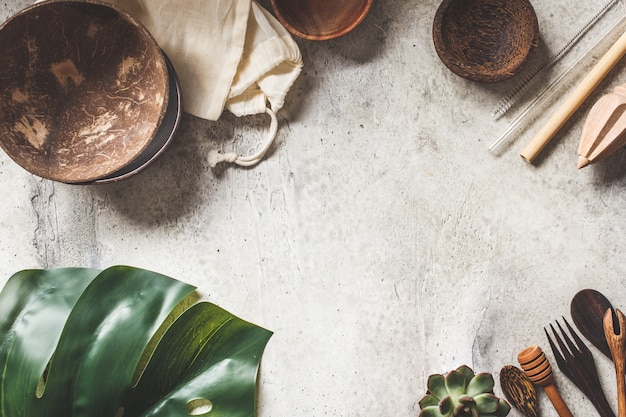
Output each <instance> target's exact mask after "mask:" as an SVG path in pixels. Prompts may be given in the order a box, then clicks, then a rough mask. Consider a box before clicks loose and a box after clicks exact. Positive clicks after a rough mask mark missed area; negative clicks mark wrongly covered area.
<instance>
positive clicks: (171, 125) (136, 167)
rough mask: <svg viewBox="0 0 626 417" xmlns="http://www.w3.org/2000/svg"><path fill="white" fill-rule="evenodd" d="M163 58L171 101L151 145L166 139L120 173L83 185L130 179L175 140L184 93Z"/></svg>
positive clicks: (172, 70) (174, 72)
mask: <svg viewBox="0 0 626 417" xmlns="http://www.w3.org/2000/svg"><path fill="white" fill-rule="evenodd" d="M163 56H164V58H165V62H166V64H167V69H168V75H169V77H168V78H169V101H168V105H167V110H166V112H165V116H164V117H163V121H162V123H161V124H160V125H159V128H158V130H157V132H156V133H155V135H154V137H153V140H152V141H151V142H150V144H149V145H151V144H154V140H155V139H159V138H164V140H163V139H161V140H160V141H158V142H159V143H158V144H157V145H158V147H156V148H155V149H151V148H150V146H148V147H147V148H146V149H145V150H144V152H142V153H141V154H139V155H138V156H137V157H136V158H135V159H133V160H132V161H130V162H129V163H128V164H127V165H125V166H124V167H122V168H120V169H119V170H118V171H115V172H113V173H112V174H110V175H107V176H105V177H102V178H98V179H96V180H93V181H90V182H86V183H81V184H108V183H112V182H118V181H121V180H124V179H127V178H130V177H132V176H134V175H135V174H138V173H139V172H141V171H143V170H144V169H146V168H147V167H148V166H150V165H152V163H153V162H154V161H155V160H156V159H157V158H158V157H159V156H161V154H163V152H165V150H166V149H167V148H168V147H169V146H170V144H171V143H172V141H173V140H174V137H175V136H176V132H177V131H178V128H179V127H180V123H181V119H182V115H183V103H182V92H181V87H180V81H179V79H178V76H177V75H176V70H175V69H174V66H173V65H172V62H171V61H170V59H169V58H168V56H167V55H166V54H165V52H163Z"/></svg>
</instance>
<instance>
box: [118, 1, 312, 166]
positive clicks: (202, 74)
mask: <svg viewBox="0 0 626 417" xmlns="http://www.w3.org/2000/svg"><path fill="white" fill-rule="evenodd" d="M108 1H109V2H110V3H112V4H114V5H116V6H118V7H119V8H121V9H122V10H125V11H126V12H128V13H129V14H130V15H132V16H133V17H135V18H136V19H138V20H139V21H140V22H142V23H143V24H144V25H145V26H146V28H147V29H148V30H149V31H150V33H151V34H152V35H153V36H154V38H155V40H156V41H157V43H158V44H159V46H160V47H161V48H162V49H163V51H164V52H165V54H166V55H167V56H168V57H169V59H170V60H171V61H172V64H173V66H174V68H175V70H176V73H177V75H178V78H179V81H180V84H181V90H182V96H183V106H184V110H185V111H186V112H187V113H190V114H192V115H194V116H197V117H200V118H204V119H208V120H217V119H219V117H220V115H221V114H222V113H223V111H224V109H225V108H226V109H228V110H229V111H230V112H231V113H233V114H234V115H236V116H245V115H252V114H261V113H267V114H270V112H271V114H270V115H271V117H272V119H271V121H272V124H271V126H270V129H269V134H268V138H267V139H266V141H265V144H263V145H262V146H261V150H260V151H258V152H257V154H256V155H254V156H256V158H254V157H241V158H234V157H233V154H232V153H230V154H228V155H227V156H226V157H221V156H220V155H221V154H218V155H215V154H212V155H211V156H210V160H211V163H212V164H216V163H219V162H225V161H227V162H234V163H239V160H241V162H244V161H245V164H243V163H242V164H240V165H246V166H249V165H252V164H254V163H256V162H258V161H260V160H261V158H262V157H263V155H264V154H265V152H266V151H267V149H269V146H268V143H269V145H271V143H272V141H273V140H274V137H275V135H276V131H277V129H276V126H275V121H276V117H275V113H276V112H278V111H279V110H280V109H281V108H282V106H283V104H284V102H285V96H286V95H287V92H288V91H289V89H290V88H291V86H292V85H293V83H294V81H295V80H296V78H297V77H298V75H299V74H300V71H301V69H302V56H301V54H300V50H299V49H298V46H297V44H296V43H295V41H294V40H293V38H292V37H291V35H290V34H289V33H288V32H287V30H286V29H285V28H284V27H283V26H282V25H281V24H280V23H279V22H278V21H277V20H276V19H275V18H274V17H273V16H272V15H271V14H270V13H269V12H268V11H267V10H265V9H264V8H263V7H261V6H260V5H259V4H257V3H256V2H254V1H252V0H176V1H172V0H108ZM267 109H269V110H270V112H268V111H267ZM276 123H277V122H276ZM260 153H261V155H260V158H259V157H258V156H259V154H260ZM250 161H254V162H252V163H251V162H250Z"/></svg>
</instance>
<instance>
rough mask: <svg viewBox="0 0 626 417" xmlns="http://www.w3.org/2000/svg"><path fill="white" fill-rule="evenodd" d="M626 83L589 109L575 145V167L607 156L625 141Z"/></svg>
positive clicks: (581, 166) (625, 142)
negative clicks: (576, 164)
mask: <svg viewBox="0 0 626 417" xmlns="http://www.w3.org/2000/svg"><path fill="white" fill-rule="evenodd" d="M625 111H626V85H620V86H617V87H615V89H614V90H613V92H612V93H609V94H606V95H604V96H602V97H601V98H600V99H599V100H598V101H597V102H596V103H595V104H594V105H593V107H592V108H591V110H590V111H589V115H588V116H587V119H586V121H585V125H584V126H583V131H582V134H581V135H580V144H579V145H578V169H580V168H583V167H585V166H587V165H589V164H591V163H594V162H598V161H599V160H601V159H603V158H606V157H607V156H609V155H610V154H612V153H613V152H615V151H616V150H618V149H619V148H621V147H622V146H623V145H624V144H626V135H624V134H623V133H624V130H626V114H625Z"/></svg>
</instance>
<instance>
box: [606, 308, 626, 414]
mask: <svg viewBox="0 0 626 417" xmlns="http://www.w3.org/2000/svg"><path fill="white" fill-rule="evenodd" d="M604 334H605V335H606V341H607V342H608V343H609V347H610V348H611V354H612V355H613V362H615V377H616V379H617V416H618V417H626V381H625V380H624V367H625V366H626V363H625V361H626V356H625V355H626V318H625V317H624V314H623V313H622V312H621V311H620V310H613V309H609V310H607V311H606V313H604Z"/></svg>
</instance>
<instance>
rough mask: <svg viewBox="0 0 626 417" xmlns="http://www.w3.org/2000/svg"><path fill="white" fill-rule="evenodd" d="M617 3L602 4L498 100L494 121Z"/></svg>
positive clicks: (613, 1)
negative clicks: (552, 52)
mask: <svg viewBox="0 0 626 417" xmlns="http://www.w3.org/2000/svg"><path fill="white" fill-rule="evenodd" d="M617 1H618V0H609V1H607V2H606V3H605V4H603V5H602V7H601V8H600V10H598V11H597V12H596V13H595V14H594V15H593V16H592V17H591V18H590V19H589V20H587V22H585V24H584V25H583V26H582V27H581V28H580V29H579V30H578V31H577V32H576V33H575V34H574V35H573V36H572V37H571V38H569V40H568V41H567V42H565V45H563V46H562V47H561V48H560V49H559V50H558V52H557V53H555V54H553V55H552V56H551V57H550V58H548V60H547V61H546V62H544V63H543V64H541V65H538V66H537V67H536V68H535V69H533V70H532V71H531V72H530V73H528V74H526V75H525V76H524V78H523V79H522V81H520V82H519V83H518V84H517V86H516V87H515V88H514V89H513V90H511V91H510V92H509V93H507V94H506V96H504V98H503V99H502V100H500V105H499V107H498V108H497V109H496V111H494V112H493V114H492V116H493V117H494V118H495V119H498V118H500V117H501V116H502V115H504V114H505V113H506V112H507V111H508V110H509V109H510V108H511V107H513V105H514V104H515V103H516V102H517V101H518V100H519V99H520V97H521V96H522V95H523V94H524V93H525V92H526V91H528V89H529V88H530V87H531V86H532V85H533V81H535V79H536V77H537V76H538V75H539V74H540V73H541V72H542V71H544V70H546V69H548V68H550V67H552V66H553V65H554V64H556V63H557V62H558V61H559V60H560V59H561V58H562V57H563V55H565V53H566V52H567V51H569V50H570V48H571V47H572V45H574V44H575V43H576V41H578V40H579V39H580V38H581V37H582V36H583V35H584V34H585V33H586V32H587V30H589V28H590V27H591V26H593V25H594V23H596V22H597V21H598V20H599V19H600V18H601V17H602V16H603V15H604V14H605V13H606V12H607V11H608V10H609V9H610V8H611V7H612V6H613V5H615V4H617Z"/></svg>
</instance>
